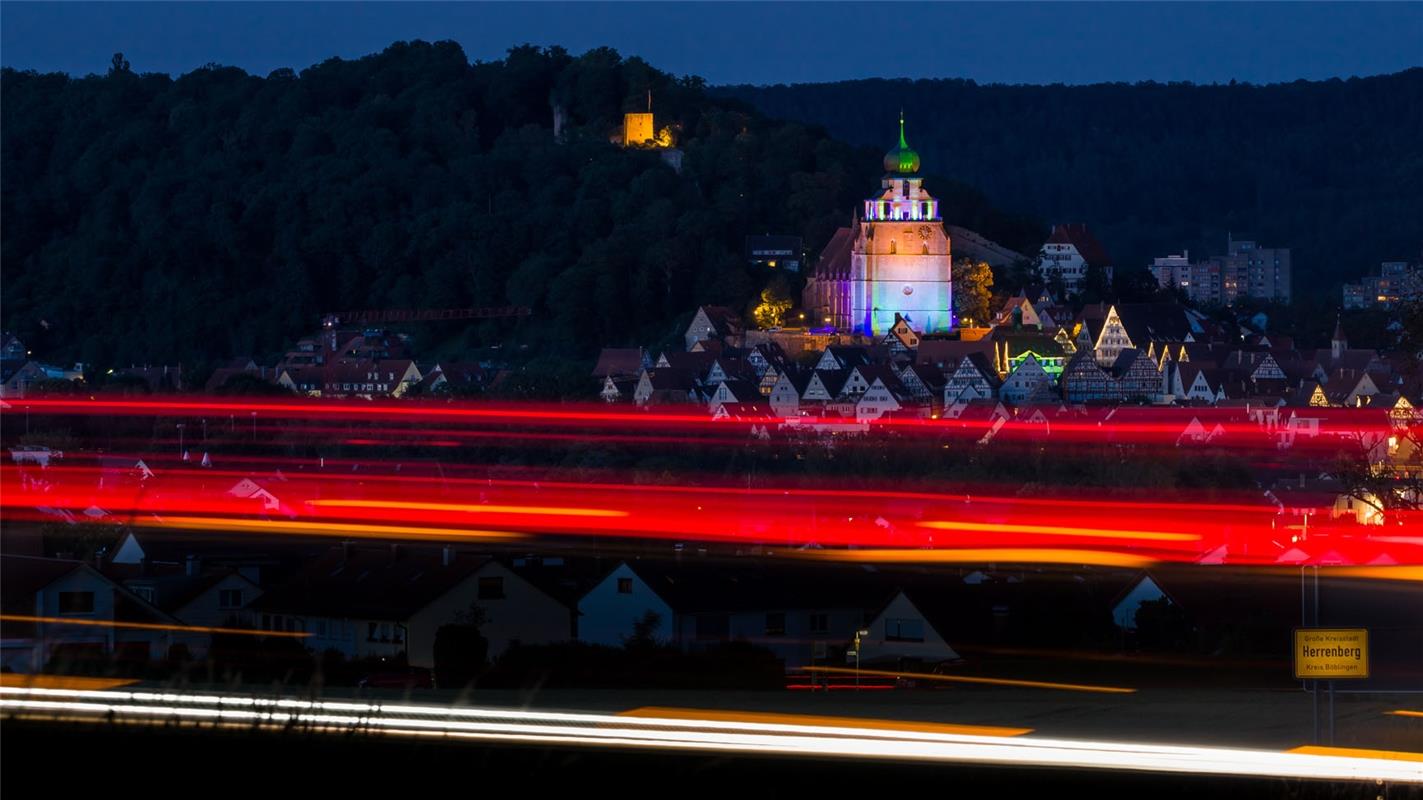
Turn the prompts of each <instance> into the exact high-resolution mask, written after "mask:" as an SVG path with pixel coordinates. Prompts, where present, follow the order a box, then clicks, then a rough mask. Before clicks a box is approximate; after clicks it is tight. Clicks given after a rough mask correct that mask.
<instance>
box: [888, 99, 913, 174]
mask: <svg viewBox="0 0 1423 800" xmlns="http://www.w3.org/2000/svg"><path fill="white" fill-rule="evenodd" d="M884 171H885V172H891V173H897V174H900V175H913V174H915V173H917V172H918V171H919V154H918V153H916V152H914V150H913V149H911V148H910V147H909V144H908V143H907V142H906V141H904V114H903V112H901V113H900V115H899V147H897V148H895V149H893V150H890V151H889V152H888V153H885V154H884Z"/></svg>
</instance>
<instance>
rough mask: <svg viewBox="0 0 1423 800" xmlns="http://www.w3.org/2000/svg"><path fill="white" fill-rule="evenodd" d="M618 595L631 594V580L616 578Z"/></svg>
mask: <svg viewBox="0 0 1423 800" xmlns="http://www.w3.org/2000/svg"><path fill="white" fill-rule="evenodd" d="M618 594H632V578H618Z"/></svg>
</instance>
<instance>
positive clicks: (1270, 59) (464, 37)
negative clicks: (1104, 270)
mask: <svg viewBox="0 0 1423 800" xmlns="http://www.w3.org/2000/svg"><path fill="white" fill-rule="evenodd" d="M397 39H426V40H438V39H454V40H455V41H458V42H459V43H460V44H461V45H463V47H464V49H465V52H466V53H467V54H468V56H469V57H470V59H472V60H474V59H486V60H488V59H494V58H498V57H500V56H501V55H502V54H503V52H504V51H505V50H506V49H507V48H508V47H510V46H511V45H514V44H519V43H523V42H532V43H535V44H561V45H563V46H565V47H567V48H568V49H569V50H571V51H573V52H574V53H581V52H583V51H584V50H587V49H589V48H592V47H596V46H599V45H611V46H613V47H615V48H617V49H618V50H620V51H622V52H623V53H624V54H637V55H641V56H643V57H644V58H646V59H647V60H648V61H650V62H651V63H652V64H653V65H654V66H657V67H659V68H661V69H664V70H668V71H670V72H674V73H678V74H687V73H692V74H697V75H701V76H703V77H705V78H706V79H707V80H708V81H710V82H712V83H740V82H747V83H791V82H802V81H828V80H839V79H844V78H861V77H964V78H973V79H975V80H978V81H981V82H989V81H999V82H1009V83H1052V82H1063V83H1091V82H1096V81H1117V80H1123V81H1136V80H1148V79H1151V80H1158V81H1166V80H1191V81H1196V82H1212V81H1228V80H1230V79H1232V78H1234V79H1238V80H1242V81H1244V80H1248V81H1253V82H1257V83H1258V82H1273V81H1287V80H1294V79H1297V78H1310V79H1319V78H1329V77H1336V76H1338V77H1349V76H1351V75H1375V74H1379V73H1385V72H1395V71H1397V70H1400V69H1405V68H1408V67H1413V66H1420V65H1423V3H1418V2H1410V3H1379V4H1375V3H1352V2H1350V3H1303V4H1296V3H1283V2H1279V3H1276V2H1270V3H1155V2H1143V3H1059V2H1040V3H964V4H934V5H910V4H890V3H880V2H852V3H834V4H820V3H788V4H775V5H769V4H760V3H724V4H704V3H666V4H643V3H524V4H503V3H433V4H432V3H414V2H410V3H334V2H330V3H328V2H317V3H300V4H296V3H245V2H243V3H238V2H232V3H191V4H190V3H20V2H4V3H0V63H3V64H4V65H5V66H12V67H17V68H21V69H31V68H33V69H38V70H42V71H49V70H60V71H66V72H70V73H73V74H80V75H82V74H85V73H89V72H99V73H102V72H103V71H104V70H105V69H106V68H107V67H108V63H109V58H110V56H111V55H112V54H113V53H114V52H115V51H122V52H123V53H124V54H125V55H126V56H127V57H128V59H129V61H130V62H131V63H132V64H133V68H134V69H135V70H138V71H140V72H151V71H161V72H170V73H181V72H186V71H189V70H191V69H193V68H195V67H199V66H201V65H203V64H206V63H209V62H217V63H220V64H227V65H234V66H238V67H242V68H243V69H246V70H248V71H250V72H253V73H257V74H263V75H265V74H266V73H268V72H270V71H271V70H273V69H275V68H277V67H293V68H296V69H298V70H300V69H302V68H304V67H307V66H309V65H311V64H313V63H315V62H318V61H322V60H324V59H326V58H329V57H331V56H341V57H343V58H353V57H357V56H361V55H365V54H367V53H371V52H375V51H378V50H381V49H383V48H384V47H385V46H386V45H388V44H390V43H391V42H392V41H394V40H397Z"/></svg>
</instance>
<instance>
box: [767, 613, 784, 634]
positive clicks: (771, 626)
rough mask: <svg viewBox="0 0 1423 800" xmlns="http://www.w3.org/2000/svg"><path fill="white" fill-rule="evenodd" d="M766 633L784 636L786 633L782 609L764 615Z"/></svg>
mask: <svg viewBox="0 0 1423 800" xmlns="http://www.w3.org/2000/svg"><path fill="white" fill-rule="evenodd" d="M766 635H767V636H785V635H786V615H785V612H782V611H774V612H772V613H770V614H767V615H766Z"/></svg>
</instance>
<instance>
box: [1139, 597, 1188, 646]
mask: <svg viewBox="0 0 1423 800" xmlns="http://www.w3.org/2000/svg"><path fill="white" fill-rule="evenodd" d="M1135 622H1136V642H1137V645H1138V646H1139V647H1141V648H1142V649H1143V650H1173V651H1180V650H1183V649H1185V648H1186V646H1187V645H1188V644H1189V643H1190V642H1189V639H1190V633H1191V626H1190V623H1189V622H1188V621H1187V620H1186V614H1185V612H1183V611H1182V610H1181V607H1180V606H1178V605H1176V604H1175V603H1173V602H1171V601H1170V600H1169V599H1168V598H1165V597H1161V598H1158V599H1156V600H1146V601H1143V602H1142V604H1141V605H1139V606H1137V609H1136V618H1135Z"/></svg>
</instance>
